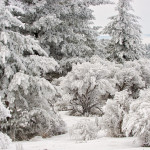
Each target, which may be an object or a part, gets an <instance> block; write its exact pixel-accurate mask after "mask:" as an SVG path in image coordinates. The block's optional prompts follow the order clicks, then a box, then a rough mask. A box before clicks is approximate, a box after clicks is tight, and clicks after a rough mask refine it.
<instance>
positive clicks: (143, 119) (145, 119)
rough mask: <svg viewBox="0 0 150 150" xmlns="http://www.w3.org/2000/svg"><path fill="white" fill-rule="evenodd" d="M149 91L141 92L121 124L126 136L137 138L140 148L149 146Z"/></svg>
mask: <svg viewBox="0 0 150 150" xmlns="http://www.w3.org/2000/svg"><path fill="white" fill-rule="evenodd" d="M149 120H150V89H145V90H142V91H141V93H140V97H139V98H138V99H137V100H136V101H133V102H132V104H131V106H130V112H129V114H128V115H126V117H125V119H124V122H123V129H124V131H125V132H126V135H127V136H130V135H134V136H136V137H138V138H139V140H140V142H141V145H142V146H150V121H149Z"/></svg>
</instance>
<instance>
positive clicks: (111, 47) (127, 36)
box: [102, 0, 144, 63]
mask: <svg viewBox="0 0 150 150" xmlns="http://www.w3.org/2000/svg"><path fill="white" fill-rule="evenodd" d="M131 2H132V0H119V2H118V4H117V7H116V11H117V12H118V14H117V15H115V16H113V17H110V19H111V22H110V23H109V24H108V25H107V26H106V27H105V28H104V29H103V31H102V33H103V34H109V35H110V36H111V40H110V43H109V44H108V46H107V49H108V53H109V56H108V59H109V60H111V61H113V60H115V61H117V62H119V63H123V62H124V61H129V60H135V59H139V58H140V57H141V56H142V54H143V52H144V51H143V45H142V41H141V29H140V25H139V23H138V21H137V20H138V17H137V16H135V15H133V14H131V13H130V11H132V10H133V9H132V6H131V4H130V3H131Z"/></svg>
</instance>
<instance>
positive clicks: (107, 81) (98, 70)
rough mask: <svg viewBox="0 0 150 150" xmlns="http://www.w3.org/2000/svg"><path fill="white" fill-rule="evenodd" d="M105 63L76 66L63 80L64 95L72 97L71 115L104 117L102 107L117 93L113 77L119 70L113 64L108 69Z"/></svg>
mask: <svg viewBox="0 0 150 150" xmlns="http://www.w3.org/2000/svg"><path fill="white" fill-rule="evenodd" d="M103 61H104V60H103ZM103 61H101V62H98V63H97V62H96V63H94V62H93V63H90V62H84V63H82V64H77V65H75V64H74V65H73V68H72V71H71V72H69V73H68V74H67V75H66V76H65V77H64V78H63V79H62V82H61V83H60V87H61V89H62V91H63V92H62V93H63V94H69V95H70V106H71V107H70V114H72V115H89V114H97V115H102V113H103V112H102V110H101V107H102V106H103V105H104V103H105V101H106V100H107V99H108V97H111V96H112V95H114V93H115V91H116V89H115V87H116V82H115V81H116V80H115V79H113V76H114V72H115V71H116V70H117V67H115V65H114V64H113V63H112V64H111V67H110V65H108V66H109V67H108V66H107V65H106V64H107V63H108V62H105V61H104V62H105V63H104V62H103Z"/></svg>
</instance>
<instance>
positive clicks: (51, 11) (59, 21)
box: [22, 0, 110, 70]
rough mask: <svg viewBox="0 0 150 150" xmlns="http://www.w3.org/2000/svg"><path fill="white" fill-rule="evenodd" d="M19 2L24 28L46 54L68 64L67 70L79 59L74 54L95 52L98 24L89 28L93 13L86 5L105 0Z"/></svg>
mask: <svg viewBox="0 0 150 150" xmlns="http://www.w3.org/2000/svg"><path fill="white" fill-rule="evenodd" d="M23 2H24V5H25V6H26V7H24V9H25V11H26V14H25V15H24V16H23V17H22V20H23V22H24V23H26V26H27V27H28V28H26V29H28V32H30V34H31V35H34V36H35V37H36V38H37V39H38V40H39V41H40V45H41V47H42V48H44V49H45V50H46V52H47V53H48V54H49V56H53V57H54V58H55V59H56V60H58V62H59V60H61V64H62V66H63V67H66V68H67V67H68V66H67V65H68V64H69V67H68V70H69V69H70V67H71V65H70V64H72V62H78V61H79V60H78V58H77V57H79V58H81V57H82V58H87V57H90V56H92V55H93V54H94V53H96V51H98V49H99V48H98V46H99V45H98V41H97V36H98V31H97V30H98V27H91V23H92V22H91V20H92V19H94V16H93V15H92V10H91V9H90V8H89V6H90V5H99V4H107V3H110V2H109V0H94V1H91V0H83V1H74V0H69V1H68V0H57V1H54V0H44V1H42V2H38V1H37V0H31V1H26V0H23ZM26 32H27V31H26ZM72 58H73V59H72Z"/></svg>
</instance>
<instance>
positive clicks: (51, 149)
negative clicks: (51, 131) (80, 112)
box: [8, 112, 150, 150]
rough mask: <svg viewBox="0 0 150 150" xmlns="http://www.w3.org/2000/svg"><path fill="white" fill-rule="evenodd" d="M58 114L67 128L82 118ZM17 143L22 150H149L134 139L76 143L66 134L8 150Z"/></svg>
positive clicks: (36, 140) (35, 139)
mask: <svg viewBox="0 0 150 150" xmlns="http://www.w3.org/2000/svg"><path fill="white" fill-rule="evenodd" d="M60 114H61V116H62V118H63V120H64V121H65V122H66V124H67V126H68V128H70V127H71V126H72V125H73V124H75V123H76V122H78V121H79V120H80V119H82V118H83V117H82V118H81V117H72V116H68V115H67V112H60ZM91 119H95V118H91ZM18 143H19V144H22V146H23V150H150V148H143V147H140V146H139V145H138V144H136V143H135V138H109V137H101V138H99V139H97V140H92V141H88V142H82V143H78V142H76V141H75V140H72V139H70V137H69V134H68V133H67V134H64V135H60V136H55V137H52V138H48V139H42V138H40V137H36V138H34V139H32V140H31V141H28V142H14V143H13V144H12V145H11V146H10V148H9V149H8V150H16V144H18Z"/></svg>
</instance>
